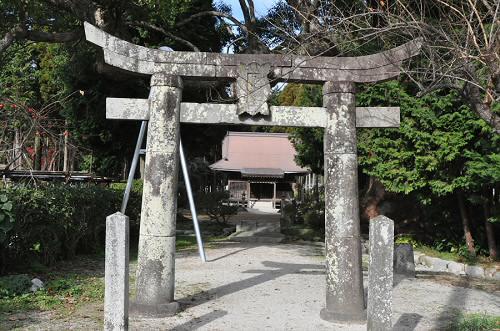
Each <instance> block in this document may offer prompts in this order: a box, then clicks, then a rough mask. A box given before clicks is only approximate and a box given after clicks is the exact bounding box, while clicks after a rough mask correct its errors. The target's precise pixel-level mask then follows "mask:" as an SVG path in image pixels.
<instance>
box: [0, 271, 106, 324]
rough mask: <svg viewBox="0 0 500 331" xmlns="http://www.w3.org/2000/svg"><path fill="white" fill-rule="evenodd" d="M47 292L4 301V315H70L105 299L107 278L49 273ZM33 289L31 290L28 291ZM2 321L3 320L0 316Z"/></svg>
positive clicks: (0, 307)
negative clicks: (32, 312)
mask: <svg viewBox="0 0 500 331" xmlns="http://www.w3.org/2000/svg"><path fill="white" fill-rule="evenodd" d="M44 279H46V282H45V287H44V289H41V290H39V291H37V292H35V293H31V292H28V293H23V294H19V295H14V296H4V297H1V298H0V313H12V312H22V311H29V310H42V311H43V310H58V311H61V312H66V313H69V312H71V311H73V310H74V309H75V308H77V307H78V306H79V305H80V304H82V303H86V302H95V301H102V300H103V299H104V279H103V278H102V277H93V276H89V275H80V274H47V275H45V277H44ZM28 290H29V289H28ZM0 318H1V317H0Z"/></svg>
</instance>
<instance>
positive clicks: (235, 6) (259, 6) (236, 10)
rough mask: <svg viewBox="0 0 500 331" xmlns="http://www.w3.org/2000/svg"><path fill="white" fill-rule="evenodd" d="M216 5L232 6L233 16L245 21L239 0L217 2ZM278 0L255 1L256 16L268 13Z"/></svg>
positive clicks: (218, 0)
mask: <svg viewBox="0 0 500 331" xmlns="http://www.w3.org/2000/svg"><path fill="white" fill-rule="evenodd" d="M214 2H215V3H225V4H227V5H230V6H231V9H232V11H233V16H234V17H236V18H237V19H239V20H243V14H242V13H241V8H240V3H239V1H238V0H217V1H214ZM277 2H278V0H254V5H255V14H256V15H257V16H262V15H264V14H266V13H267V11H268V9H269V8H271V7H272V6H273V5H274V4H275V3H277Z"/></svg>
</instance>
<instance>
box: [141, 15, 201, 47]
mask: <svg viewBox="0 0 500 331" xmlns="http://www.w3.org/2000/svg"><path fill="white" fill-rule="evenodd" d="M131 24H132V25H135V26H139V27H143V28H148V29H151V30H154V31H157V32H160V33H162V34H163V35H165V36H167V37H169V38H171V39H173V40H176V41H178V42H180V43H183V44H184V45H186V46H188V47H189V48H191V49H192V50H193V51H195V52H199V51H200V49H199V48H198V47H196V45H194V44H193V43H191V42H190V41H188V40H186V39H184V38H181V37H178V36H176V35H174V34H172V33H170V32H168V31H167V30H165V29H163V28H161V27H159V26H156V25H154V24H151V23H148V22H144V21H141V22H133V23H131Z"/></svg>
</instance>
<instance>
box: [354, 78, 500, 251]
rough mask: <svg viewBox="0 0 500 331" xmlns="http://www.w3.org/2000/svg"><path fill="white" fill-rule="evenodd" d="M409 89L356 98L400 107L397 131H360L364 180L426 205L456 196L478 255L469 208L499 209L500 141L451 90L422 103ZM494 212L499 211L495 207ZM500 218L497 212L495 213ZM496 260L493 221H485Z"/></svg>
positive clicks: (382, 89)
mask: <svg viewBox="0 0 500 331" xmlns="http://www.w3.org/2000/svg"><path fill="white" fill-rule="evenodd" d="M411 91H412V87H411V85H405V84H399V83H397V82H389V83H385V84H379V85H366V86H365V88H364V89H363V90H362V91H361V93H359V94H358V102H359V104H360V105H361V106H365V105H368V104H370V105H377V104H385V103H386V102H387V100H394V102H397V103H398V104H399V105H400V106H401V111H402V120H401V127H400V129H399V130H392V129H370V130H361V132H360V135H359V140H358V150H359V155H360V157H359V163H360V166H361V168H362V170H363V172H365V173H366V174H368V175H370V176H374V177H376V178H378V179H379V180H380V181H381V182H382V184H383V185H384V187H385V189H386V190H388V191H390V192H396V193H404V194H416V195H417V197H418V198H419V200H420V201H421V202H422V203H424V204H430V203H432V202H433V201H435V200H436V199H440V198H441V197H447V196H455V197H456V198H455V199H456V201H457V202H456V204H457V209H458V210H459V211H460V215H461V219H462V226H463V231H464V237H465V240H466V244H467V248H468V250H469V253H470V254H471V255H474V254H475V246H474V240H473V233H472V229H471V217H470V213H469V211H468V208H467V204H468V203H470V202H476V201H477V200H478V197H480V198H479V200H480V201H481V202H482V203H483V204H486V205H487V206H497V205H498V196H494V195H492V194H491V192H496V190H498V183H499V181H498V179H499V178H500V177H498V175H499V173H500V163H498V162H497V163H492V161H493V160H497V159H498V158H499V157H500V138H499V136H498V135H497V134H495V133H494V130H493V129H492V128H491V127H490V126H488V124H487V123H486V122H485V121H483V120H482V119H479V118H478V117H477V115H475V114H474V113H472V112H471V111H470V109H469V107H468V106H467V105H464V104H463V103H462V102H461V99H460V97H459V96H458V94H457V93H456V92H454V91H453V90H448V91H439V92H437V91H434V92H432V93H430V94H427V95H425V96H423V97H421V98H415V97H413V96H411ZM495 208H496V207H495ZM494 213H495V214H496V215H498V214H497V213H498V210H496V211H494ZM483 219H484V220H485V222H487V223H486V225H487V226H486V227H485V230H486V233H487V236H488V239H489V240H488V241H489V244H490V256H491V257H492V258H495V257H496V246H495V240H494V239H495V238H494V229H493V225H491V224H489V222H490V221H492V220H493V219H492V218H491V215H490V214H489V213H488V216H486V215H485V217H483Z"/></svg>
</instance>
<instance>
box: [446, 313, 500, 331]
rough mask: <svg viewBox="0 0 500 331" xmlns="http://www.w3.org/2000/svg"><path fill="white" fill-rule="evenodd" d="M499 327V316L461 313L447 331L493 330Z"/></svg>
mask: <svg viewBox="0 0 500 331" xmlns="http://www.w3.org/2000/svg"><path fill="white" fill-rule="evenodd" d="M499 329H500V316H489V315H485V314H466V315H464V314H461V315H460V317H459V318H458V320H457V321H456V322H455V323H453V324H452V325H451V326H450V328H449V331H452V330H453V331H494V330H499Z"/></svg>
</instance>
